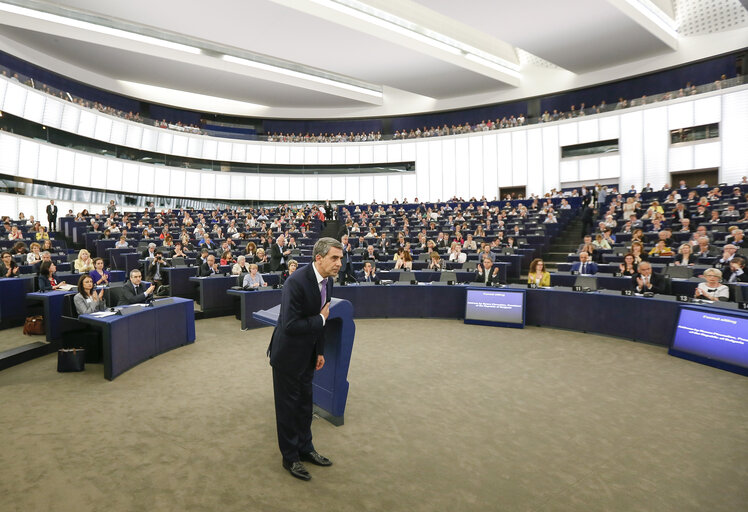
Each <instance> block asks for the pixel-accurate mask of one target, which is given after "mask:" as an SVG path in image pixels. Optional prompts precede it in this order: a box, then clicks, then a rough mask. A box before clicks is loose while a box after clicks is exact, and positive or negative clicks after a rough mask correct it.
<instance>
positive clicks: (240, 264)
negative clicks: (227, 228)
mask: <svg viewBox="0 0 748 512" xmlns="http://www.w3.org/2000/svg"><path fill="white" fill-rule="evenodd" d="M247 273H249V263H247V258H246V257H245V256H244V255H243V254H242V255H241V256H239V257H238V258H236V263H234V266H233V267H231V274H232V275H234V276H238V275H239V274H247Z"/></svg>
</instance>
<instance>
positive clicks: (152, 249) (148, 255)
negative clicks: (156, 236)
mask: <svg viewBox="0 0 748 512" xmlns="http://www.w3.org/2000/svg"><path fill="white" fill-rule="evenodd" d="M141 257H142V258H143V259H146V260H148V259H153V258H155V257H156V244H155V243H153V242H151V243H149V244H148V247H147V248H146V250H145V251H143V254H141Z"/></svg>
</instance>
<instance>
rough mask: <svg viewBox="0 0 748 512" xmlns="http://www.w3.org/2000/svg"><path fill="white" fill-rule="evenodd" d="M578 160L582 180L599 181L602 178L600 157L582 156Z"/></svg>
mask: <svg viewBox="0 0 748 512" xmlns="http://www.w3.org/2000/svg"><path fill="white" fill-rule="evenodd" d="M578 162H579V180H580V181H597V180H598V179H600V159H599V158H580V159H579V160H578Z"/></svg>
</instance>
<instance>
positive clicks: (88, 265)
mask: <svg viewBox="0 0 748 512" xmlns="http://www.w3.org/2000/svg"><path fill="white" fill-rule="evenodd" d="M73 268H74V269H75V271H76V272H78V273H80V274H87V273H89V272H91V271H92V270H93V269H94V265H93V260H92V259H91V253H90V252H88V251H87V250H86V249H81V250H80V252H78V258H77V259H75V260H74V261H73Z"/></svg>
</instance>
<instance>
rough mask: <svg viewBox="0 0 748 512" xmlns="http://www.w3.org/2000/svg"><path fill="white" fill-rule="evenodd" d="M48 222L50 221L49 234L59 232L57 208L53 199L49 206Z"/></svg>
mask: <svg viewBox="0 0 748 512" xmlns="http://www.w3.org/2000/svg"><path fill="white" fill-rule="evenodd" d="M47 221H49V232H50V233H52V232H53V231H57V206H56V205H55V200H54V199H52V200H50V201H49V204H48V205H47Z"/></svg>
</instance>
